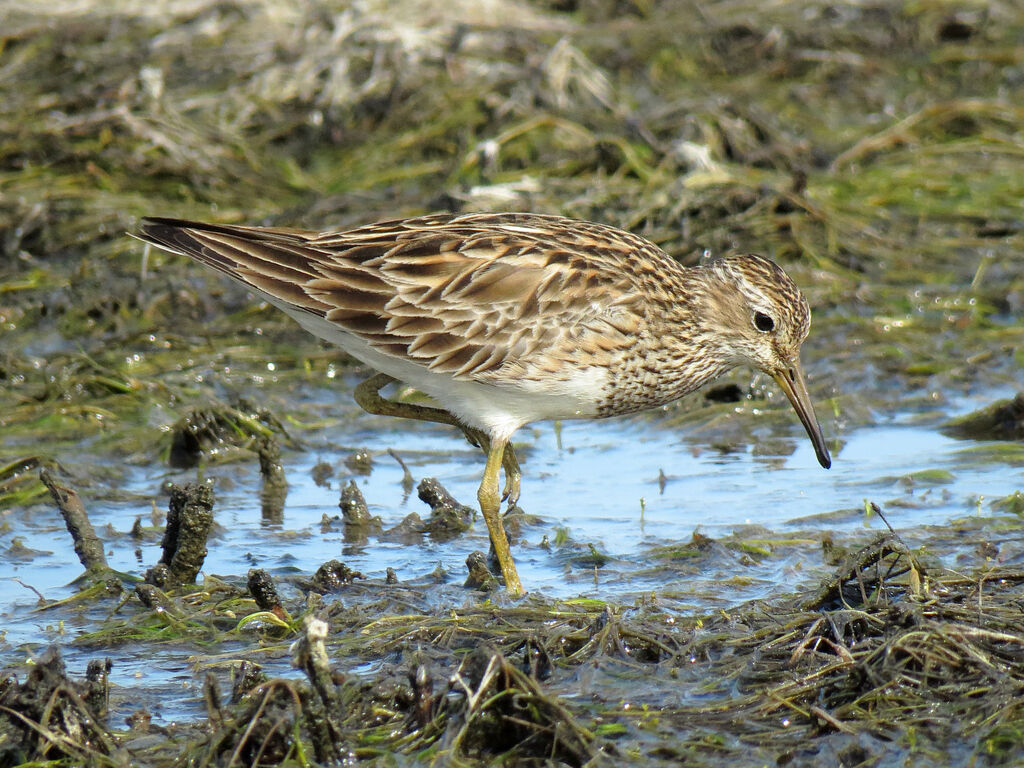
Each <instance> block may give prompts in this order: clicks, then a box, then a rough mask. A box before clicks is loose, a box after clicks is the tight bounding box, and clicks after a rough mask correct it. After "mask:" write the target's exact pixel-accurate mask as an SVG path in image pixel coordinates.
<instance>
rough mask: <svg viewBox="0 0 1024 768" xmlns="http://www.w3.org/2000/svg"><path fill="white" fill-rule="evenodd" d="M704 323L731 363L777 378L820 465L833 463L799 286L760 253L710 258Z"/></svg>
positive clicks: (720, 352)
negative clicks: (808, 371) (807, 351)
mask: <svg viewBox="0 0 1024 768" xmlns="http://www.w3.org/2000/svg"><path fill="white" fill-rule="evenodd" d="M706 269H707V270H708V277H709V279H708V282H707V288H706V293H705V294H704V297H703V298H704V301H703V302H702V303H703V306H702V307H701V313H702V318H701V319H702V325H703V326H704V327H705V329H706V330H707V331H708V337H707V338H708V339H713V340H714V342H713V343H714V345H715V347H716V350H717V352H718V355H719V356H720V357H721V358H722V359H723V360H725V362H726V363H727V364H729V365H749V366H751V367H753V368H757V369H758V370H761V371H764V372H765V373H767V374H768V375H769V376H771V377H772V378H774V379H775V381H776V382H778V384H779V386H780V387H781V388H782V391H783V392H785V393H786V397H788V398H789V401H790V402H791V403H792V404H793V408H794V410H795V411H796V413H797V416H799V417H800V421H801V422H802V423H803V425H804V428H805V429H806V430H807V434H808V436H809V437H810V438H811V443H812V444H813V445H814V452H815V454H816V455H817V457H818V462H819V463H820V464H821V466H823V467H825V468H826V469H828V468H829V467H830V466H831V465H832V459H831V457H830V456H829V452H828V448H827V447H826V446H825V437H824V435H823V434H822V431H821V425H820V424H819V423H818V419H817V417H816V416H815V415H814V407H813V406H812V405H811V398H810V395H809V394H808V393H807V384H806V383H805V381H804V375H803V370H802V369H801V367H800V345H801V344H803V342H804V339H806V338H807V332H808V331H809V330H810V327H811V309H810V306H808V304H807V299H805V298H804V296H803V294H802V293H800V289H799V288H797V287H796V284H795V283H794V282H793V281H792V280H791V279H790V278H789V275H787V274H786V273H785V272H783V271H782V269H781V268H780V267H778V266H777V265H776V264H775V263H773V262H771V261H769V260H768V259H766V258H764V257H762V256H756V255H753V254H750V255H745V256H727V257H725V258H721V259H717V260H716V261H713V262H711V263H709V264H708V265H707V267H706Z"/></svg>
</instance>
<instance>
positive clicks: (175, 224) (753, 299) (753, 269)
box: [138, 213, 831, 595]
mask: <svg viewBox="0 0 1024 768" xmlns="http://www.w3.org/2000/svg"><path fill="white" fill-rule="evenodd" d="M138 237H140V239H142V240H144V241H146V242H148V243H152V244H153V245H156V246H158V247H160V248H162V249H164V250H167V251H170V252H172V253H177V254H183V255H186V256H191V257H192V258H194V259H196V260H198V261H201V262H203V263H204V264H207V265H209V266H211V267H213V268H214V269H217V270H219V271H221V272H223V273H224V274H226V275H228V276H229V277H231V278H233V279H235V280H237V281H238V282H240V283H241V284H242V285H244V286H246V287H247V288H249V289H250V290H252V291H253V292H254V293H256V294H258V295H259V296H261V297H263V298H265V299H266V300H267V301H269V302H270V303H271V304H274V305H275V306H277V307H279V308H280V309H282V310H284V311H285V312H286V313H288V314H289V315H291V316H292V317H293V318H295V319H296V320H297V321H298V322H299V324H300V325H302V327H303V328H305V329H306V330H308V331H310V332H311V333H313V334H315V335H316V336H319V337H321V338H323V339H326V340H327V341H330V342H333V343H335V344H337V345H338V346H339V347H341V348H342V349H343V350H345V351H346V352H348V353H349V354H350V355H352V356H353V357H355V358H357V359H359V360H361V361H362V362H364V363H366V364H367V365H369V366H370V367H372V368H374V369H376V370H378V371H380V372H381V373H380V374H378V375H376V376H373V377H371V378H370V379H369V380H367V381H366V382H364V383H363V384H361V385H360V386H359V387H358V388H357V390H356V393H355V394H356V399H357V401H358V402H359V404H360V405H361V406H362V407H363V408H365V409H366V410H367V411H369V412H371V413H379V414H385V415H391V416H403V417H407V418H413V419H420V420H424V421H434V422H440V423H444V424H452V425H454V426H457V427H459V428H460V429H462V430H463V432H465V433H466V436H467V437H468V438H469V439H470V440H471V441H472V442H474V443H476V444H478V445H480V446H481V448H483V450H484V451H485V453H486V454H487V463H486V466H485V468H484V475H483V480H482V481H481V483H480V489H479V492H478V494H477V495H478V499H479V502H480V508H481V511H482V512H483V516H484V519H485V520H486V522H487V528H488V531H489V533H490V537H491V543H492V545H493V547H494V551H495V553H496V555H497V558H498V563H499V565H500V567H501V572H502V575H503V576H504V578H505V585H506V588H507V589H508V591H509V592H510V593H512V594H513V595H518V594H521V593H522V584H521V583H520V581H519V576H518V574H517V573H516V567H515V562H514V561H513V559H512V555H511V553H510V552H509V546H508V540H507V538H506V536H505V529H504V527H503V526H502V521H501V515H500V507H501V501H502V500H503V499H508V500H509V503H510V506H511V505H512V504H514V503H515V502H516V501H517V500H518V498H519V489H520V471H519V465H518V463H517V461H516V457H515V453H514V451H513V449H512V445H511V443H510V442H509V440H510V438H511V437H512V434H513V433H514V432H515V431H516V430H517V429H519V428H520V427H522V426H523V425H524V424H528V423H530V422H533V421H539V420H542V419H574V418H600V417H604V416H615V415H618V414H623V413H631V412H633V411H639V410H642V409H645V408H651V407H654V406H658V405H663V404H665V403H668V402H671V401H673V400H675V399H676V398H678V397H680V396H682V395H684V394H686V393H687V392H691V391H693V390H694V389H697V388H698V387H700V386H701V385H702V384H705V383H706V382H708V381H711V380H712V379H714V378H715V377H716V376H719V375H720V374H722V373H724V372H726V371H728V370H730V369H732V368H734V367H736V366H739V365H749V366H752V367H754V368H757V369H760V370H762V371H764V372H765V373H767V374H769V375H771V376H772V377H774V379H775V380H776V381H777V382H778V384H779V386H780V387H781V388H782V391H783V392H785V393H786V396H787V397H788V398H789V400H790V402H791V403H792V404H793V408H794V409H795V410H796V413H797V416H799V417H800V421H801V422H803V425H804V428H805V429H806V430H807V434H808V435H809V436H810V438H811V442H812V443H813V445H814V450H815V453H816V454H817V457H818V461H819V462H820V463H821V465H822V466H823V467H825V468H828V467H829V466H830V465H831V459H830V457H829V452H828V448H827V447H826V446H825V438H824V435H823V434H822V431H821V426H820V425H819V424H818V421H817V418H816V417H815V415H814V409H813V407H812V405H811V400H810V396H809V395H808V393H807V387H806V384H805V383H804V376H803V373H802V371H801V367H800V345H801V344H802V343H803V341H804V339H805V338H806V337H807V332H808V329H809V327H810V318H811V314H810V308H809V307H808V304H807V301H806V299H804V297H803V295H802V294H801V293H800V291H799V289H798V288H797V287H796V285H794V284H793V281H792V280H791V279H790V278H789V277H788V276H787V275H786V274H785V273H784V272H783V271H782V270H781V269H780V268H779V267H778V266H776V265H775V264H774V263H773V262H771V261H769V260H768V259H765V258H763V257H761V256H755V255H746V256H729V257H725V258H721V259H718V260H716V261H711V262H709V263H707V264H704V265H701V266H697V267H684V266H682V265H680V264H679V263H677V262H676V261H675V260H673V259H672V258H671V257H669V256H668V255H667V254H666V253H665V252H664V251H662V250H661V249H660V248H658V247H657V246H655V245H654V244H653V243H650V242H649V241H647V240H645V239H643V238H641V237H638V236H637V235H634V234H631V233H629V232H624V231H622V230H619V229H615V228H614V227H609V226H605V225H602V224H594V223H589V222H583V221H574V220H572V219H566V218H561V217H558V216H541V215H534V214H526V213H496V214H465V215H434V216H424V217H421V218H413V219H403V220H398V221H386V222H382V223H379V224H371V225H368V226H364V227H359V228H357V229H351V230H347V231H328V232H313V231H304V230H296V229H278V228H267V227H242V226H227V225H219V224H203V223H199V222H192V221H180V220H176V219H163V218H147V219H144V220H143V224H142V230H141V232H140V233H139V235H138ZM396 379H397V380H400V381H404V382H406V383H407V384H410V385H412V386H414V387H416V388H417V389H419V390H421V391H422V392H424V393H426V394H428V395H430V396H431V397H432V398H433V399H434V400H436V401H437V402H438V403H439V404H440V405H441V406H443V408H444V410H441V409H439V408H429V407H425V406H419V405H412V404H408V403H398V402H394V401H391V400H387V399H385V398H383V397H382V396H381V395H380V394H379V390H380V389H381V388H382V387H383V386H385V385H386V384H388V383H390V382H392V381H394V380H396ZM502 466H503V467H504V469H505V480H506V483H505V487H504V492H503V493H502V492H499V490H498V480H499V472H500V470H501V468H502Z"/></svg>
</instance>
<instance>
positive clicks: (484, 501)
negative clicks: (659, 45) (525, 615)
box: [476, 439, 523, 597]
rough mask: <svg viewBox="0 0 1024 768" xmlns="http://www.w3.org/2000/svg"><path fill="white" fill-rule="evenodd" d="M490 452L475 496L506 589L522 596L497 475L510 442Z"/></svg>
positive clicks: (492, 447)
mask: <svg viewBox="0 0 1024 768" xmlns="http://www.w3.org/2000/svg"><path fill="white" fill-rule="evenodd" d="M490 443H491V444H490V447H489V450H488V451H487V464H486V465H485V466H484V477H483V480H481V481H480V490H478V491H477V493H476V497H477V499H479V501H480V511H481V512H483V515H484V522H486V523H487V531H488V532H489V533H490V534H491V545H492V546H493V547H494V554H495V555H497V557H498V565H499V566H500V567H501V575H502V576H504V577H505V589H506V590H508V593H509V594H510V595H512V596H513V597H519V595H521V594H523V584H522V582H520V581H519V574H518V573H517V572H516V563H515V561H514V560H513V559H512V553H511V552H510V551H509V548H508V538H507V537H506V536H505V526H504V525H502V523H501V498H502V497H501V496H500V495H499V494H498V472H499V471H500V470H501V465H502V461H503V458H502V457H503V456H504V455H505V446H506V445H507V444H508V441H507V440H505V439H502V440H492V441H490Z"/></svg>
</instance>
